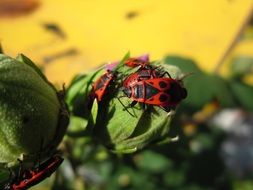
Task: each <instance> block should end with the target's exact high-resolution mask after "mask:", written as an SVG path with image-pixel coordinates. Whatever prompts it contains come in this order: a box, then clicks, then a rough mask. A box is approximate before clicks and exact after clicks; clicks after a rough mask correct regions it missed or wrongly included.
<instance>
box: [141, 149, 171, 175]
mask: <svg viewBox="0 0 253 190" xmlns="http://www.w3.org/2000/svg"><path fill="white" fill-rule="evenodd" d="M136 164H137V166H138V167H139V168H140V169H142V170H148V171H151V172H164V171H166V170H168V169H169V168H170V167H171V166H172V163H171V162H170V160H169V159H167V158H166V157H165V156H163V155H162V154H158V153H156V152H153V151H145V152H143V153H142V154H141V155H140V158H139V159H138V162H137V163H136Z"/></svg>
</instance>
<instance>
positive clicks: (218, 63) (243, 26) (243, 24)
mask: <svg viewBox="0 0 253 190" xmlns="http://www.w3.org/2000/svg"><path fill="white" fill-rule="evenodd" d="M252 16H253V6H251V8H250V11H249V13H248V15H247V16H246V18H245V20H244V22H243V23H242V25H241V27H240V29H239V30H238V32H237V34H236V35H235V37H234V39H233V40H232V42H231V44H230V46H228V48H227V49H226V51H225V52H224V54H223V55H222V56H221V58H220V60H219V61H218V62H217V64H216V67H215V68H214V71H213V72H214V73H215V74H217V75H218V74H219V71H220V68H221V66H222V65H223V64H224V63H225V59H226V58H227V56H228V55H229V54H230V52H231V51H232V50H233V48H234V47H235V45H236V44H237V42H238V41H239V38H240V36H241V34H242V32H243V31H244V29H245V28H246V26H247V24H248V23H249V21H250V19H251V18H252Z"/></svg>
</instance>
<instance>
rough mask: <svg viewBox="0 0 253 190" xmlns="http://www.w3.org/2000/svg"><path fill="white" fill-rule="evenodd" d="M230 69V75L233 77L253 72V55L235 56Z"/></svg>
mask: <svg viewBox="0 0 253 190" xmlns="http://www.w3.org/2000/svg"><path fill="white" fill-rule="evenodd" d="M230 70H231V76H232V77H234V78H240V77H243V76H244V75H246V74H250V73H253V57H250V56H239V57H235V58H234V60H233V61H232V64H231V66H230Z"/></svg>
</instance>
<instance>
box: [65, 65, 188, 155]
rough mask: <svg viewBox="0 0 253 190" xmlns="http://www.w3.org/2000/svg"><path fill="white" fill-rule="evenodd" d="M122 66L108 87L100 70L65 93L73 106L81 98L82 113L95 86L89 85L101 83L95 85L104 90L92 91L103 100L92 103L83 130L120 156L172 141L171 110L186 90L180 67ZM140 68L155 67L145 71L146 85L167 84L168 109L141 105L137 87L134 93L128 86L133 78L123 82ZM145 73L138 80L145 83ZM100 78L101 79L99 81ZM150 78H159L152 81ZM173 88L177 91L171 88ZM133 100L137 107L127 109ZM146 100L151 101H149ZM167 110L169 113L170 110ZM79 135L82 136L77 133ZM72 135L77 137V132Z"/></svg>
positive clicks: (155, 92)
mask: <svg viewBox="0 0 253 190" xmlns="http://www.w3.org/2000/svg"><path fill="white" fill-rule="evenodd" d="M122 63H123V61H122V62H121V63H119V65H118V66H115V67H114V68H113V70H112V71H111V72H113V73H114V74H115V77H114V80H113V81H110V84H109V85H108V83H107V81H106V80H104V79H106V78H105V77H104V76H105V74H106V72H105V71H104V72H102V71H101V70H100V71H99V72H97V73H91V74H89V75H86V76H82V78H78V80H74V82H73V83H72V85H71V87H70V89H69V90H68V92H70V93H69V94H68V96H67V97H68V98H67V100H68V102H69V103H71V102H72V103H73V102H75V100H78V99H79V98H80V96H81V95H82V100H83V101H84V102H83V105H82V110H85V104H87V101H89V98H87V97H88V94H89V92H91V90H92V89H93V90H94V87H93V88H92V87H91V86H92V85H91V84H92V83H93V84H94V83H95V84H97V83H98V81H99V82H100V83H99V85H98V84H97V86H99V87H100V88H101V89H103V90H102V91H99V89H98V88H96V89H95V90H96V91H95V92H96V93H101V92H103V97H102V98H101V97H100V99H97V101H95V102H94V103H93V107H92V109H91V112H90V117H89V118H88V120H89V123H88V125H87V127H86V129H88V130H92V135H93V137H94V139H97V140H98V141H100V142H102V143H103V144H104V145H105V146H106V147H107V148H109V149H110V150H112V151H114V152H119V153H131V152H135V151H137V150H139V149H142V148H144V147H146V146H147V145H149V144H151V143H158V142H165V141H166V142H169V141H171V140H172V139H173V138H170V137H169V135H168V132H169V129H170V121H171V118H172V115H173V113H174V108H176V106H177V105H178V104H179V103H180V102H181V101H182V100H183V99H184V98H185V97H186V95H187V94H186V89H185V88H184V87H183V84H182V81H181V78H182V77H183V74H182V72H181V71H180V69H179V68H177V67H175V66H170V65H166V64H163V63H162V62H155V63H152V64H151V63H147V64H150V65H148V66H147V67H146V68H145V65H139V66H138V64H137V67H136V68H132V67H128V66H127V65H125V64H122ZM140 68H143V69H148V70H149V69H152V68H156V69H155V71H154V72H153V71H148V72H145V74H149V73H151V74H150V78H151V80H147V81H148V82H149V85H152V82H158V83H159V82H161V85H163V84H162V83H163V82H164V81H165V82H166V84H168V85H167V86H166V88H167V89H168V92H166V93H167V94H166V93H165V95H166V96H167V97H168V96H171V97H173V98H171V102H170V103H171V104H169V103H167V104H166V105H169V106H163V105H165V104H163V103H162V102H154V104H153V105H152V104H145V103H143V101H144V100H143V99H142V98H140V97H141V96H142V94H140V93H139V92H141V91H140V90H139V91H138V90H136V89H137V88H138V87H136V86H135V91H134V90H133V89H134V87H133V86H131V85H133V84H134V83H135V82H136V81H135V79H134V78H133V80H128V81H127V82H126V81H125V79H126V78H127V77H129V76H130V75H132V74H133V73H135V74H134V75H132V76H133V77H135V76H136V75H138V74H136V72H138V71H140ZM157 72H158V74H157ZM101 73H102V74H101ZM163 73H169V76H164V75H163ZM141 74H143V73H141ZM145 74H144V75H143V76H141V77H140V78H139V79H138V80H137V81H140V79H142V77H143V80H144V79H145V80H146V77H147V76H146V75H145ZM151 75H152V76H151ZM162 75H163V76H162ZM94 76H95V77H94ZM101 76H102V77H103V80H101V78H99V77H101ZM152 77H153V78H158V79H154V80H152ZM170 77H171V78H170ZM107 78H108V77H107ZM160 78H166V79H160ZM108 79H109V78H108ZM124 81H125V82H124ZM170 81H174V82H173V84H172V83H170ZM175 83H177V84H175ZM137 84H138V85H139V86H140V85H141V84H143V83H141V82H140V83H137ZM81 85H82V86H81ZM103 85H104V86H103ZM105 85H106V86H105ZM124 85H130V86H131V89H132V91H131V93H135V92H136V93H137V91H138V93H139V94H138V95H137V94H134V95H136V96H138V97H137V98H136V97H134V95H133V94H132V96H130V95H129V94H131V93H129V92H130V91H129V89H127V90H128V91H127V90H126V88H124ZM173 85H176V87H177V88H173V87H172V86H173ZM101 86H102V87H101ZM104 87H106V90H105V89H104ZM146 87H147V85H146ZM160 87H162V86H160ZM78 88H79V89H83V90H80V91H78V93H74V92H75V90H76V89H78ZM158 88H159V86H158ZM122 89H123V90H122ZM124 90H125V92H124ZM147 90H151V91H152V92H151V91H150V92H151V93H154V95H158V93H159V90H158V91H156V90H157V89H155V88H152V87H150V89H147ZM81 91H82V92H83V94H80V92H81ZM76 92H77V91H76ZM128 93H129V94H128ZM99 95H101V94H99ZM127 95H129V97H127ZM151 95H152V94H151ZM160 97H161V96H160ZM138 98H139V99H138ZM79 100H80V99H79ZM133 100H135V101H136V102H137V104H136V105H135V106H133V107H129V105H130V104H131V102H133ZM149 100H150V101H152V100H151V99H149ZM85 101H86V102H85ZM138 101H139V102H138ZM153 101H154V100H153ZM158 101H159V100H158ZM161 101H162V100H161ZM78 103H79V104H78V105H75V104H71V107H72V108H73V110H76V109H75V108H77V107H78V108H80V101H79V102H78ZM151 103H152V102H151ZM143 105H145V109H143ZM170 108H171V111H169V109H170ZM79 112H80V111H79ZM77 113H78V111H77ZM86 113H87V109H86ZM75 120H76V118H75ZM73 123H74V122H73ZM83 123H84V122H83ZM79 126H80V125H79ZM72 127H73V129H74V128H76V127H75V126H71V128H72ZM80 134H84V133H82V132H80ZM75 136H78V135H77V132H76V131H75Z"/></svg>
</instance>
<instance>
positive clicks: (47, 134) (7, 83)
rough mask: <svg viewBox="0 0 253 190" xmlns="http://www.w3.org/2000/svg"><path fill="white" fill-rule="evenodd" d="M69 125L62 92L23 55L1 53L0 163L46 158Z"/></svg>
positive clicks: (16, 163)
mask: <svg viewBox="0 0 253 190" xmlns="http://www.w3.org/2000/svg"><path fill="white" fill-rule="evenodd" d="M67 125H68V114H67V110H66V107H65V104H64V102H63V97H62V93H60V92H57V91H56V89H55V88H54V87H53V85H52V84H51V83H49V82H48V80H47V79H46V78H45V76H44V75H43V74H42V73H41V71H40V70H39V69H38V68H37V67H36V65H35V64H34V63H33V62H32V61H31V60H29V59H28V58H27V57H25V56H24V55H19V56H18V57H17V59H13V58H11V57H8V56H6V55H4V54H0V163H1V165H2V166H8V167H11V166H15V165H18V164H19V162H18V161H17V159H21V160H22V161H23V163H26V162H27V163H29V162H34V161H38V159H40V160H43V159H45V158H46V157H48V156H50V155H51V154H53V152H55V151H56V147H57V145H58V144H59V143H60V141H61V140H62V138H63V135H64V133H65V131H66V127H67Z"/></svg>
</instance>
